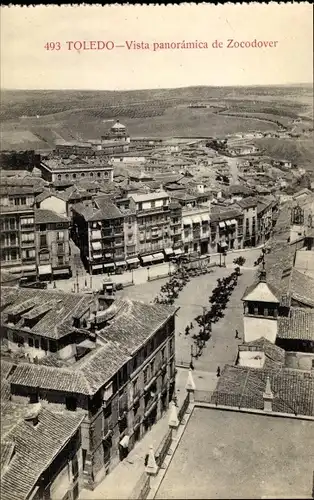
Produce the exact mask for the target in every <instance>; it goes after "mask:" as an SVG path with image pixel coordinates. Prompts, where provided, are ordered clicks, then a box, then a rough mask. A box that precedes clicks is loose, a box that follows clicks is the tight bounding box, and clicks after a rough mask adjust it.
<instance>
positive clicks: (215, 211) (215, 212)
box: [210, 205, 243, 222]
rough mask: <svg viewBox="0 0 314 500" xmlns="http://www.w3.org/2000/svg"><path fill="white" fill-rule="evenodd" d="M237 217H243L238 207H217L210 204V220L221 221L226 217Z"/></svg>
mask: <svg viewBox="0 0 314 500" xmlns="http://www.w3.org/2000/svg"><path fill="white" fill-rule="evenodd" d="M238 217H243V215H242V213H241V210H239V209H236V208H227V207H219V206H217V205H212V206H211V213H210V220H211V221H212V222H221V221H225V220H227V219H236V218H238Z"/></svg>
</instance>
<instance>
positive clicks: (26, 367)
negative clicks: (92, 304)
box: [10, 342, 130, 395]
mask: <svg viewBox="0 0 314 500" xmlns="http://www.w3.org/2000/svg"><path fill="white" fill-rule="evenodd" d="M49 358H50V357H47V358H46V359H44V360H43V362H42V363H40V364H38V365H35V364H31V363H20V364H18V366H17V368H16V370H15V371H14V373H13V375H12V377H11V378H10V383H11V384H13V385H19V386H26V387H40V388H41V389H46V390H55V391H61V392H69V393H75V394H85V395H94V394H96V392H97V391H98V390H99V389H100V388H101V387H102V386H103V385H104V384H105V383H106V382H108V381H109V380H110V379H111V378H112V377H113V376H114V375H115V374H116V373H117V371H118V370H119V369H120V368H122V366H123V365H124V364H125V363H126V362H127V361H128V360H129V359H130V357H129V355H128V354H127V353H126V351H125V350H124V349H123V348H122V347H119V345H117V343H114V342H106V343H105V344H103V345H97V346H96V347H95V349H94V350H92V351H91V352H90V353H88V354H86V355H85V356H84V357H83V358H81V359H80V360H79V361H77V362H76V363H73V364H71V365H67V366H65V364H64V363H62V361H60V362H58V360H56V359H54V362H51V363H49Z"/></svg>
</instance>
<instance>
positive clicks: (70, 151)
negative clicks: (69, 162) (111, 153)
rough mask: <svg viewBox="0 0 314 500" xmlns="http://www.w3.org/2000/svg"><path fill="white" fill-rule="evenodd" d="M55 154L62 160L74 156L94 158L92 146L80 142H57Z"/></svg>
mask: <svg viewBox="0 0 314 500" xmlns="http://www.w3.org/2000/svg"><path fill="white" fill-rule="evenodd" d="M54 153H55V154H56V155H57V156H60V157H61V158H69V157H70V156H72V155H75V156H79V157H88V156H94V150H93V147H92V144H90V143H89V142H80V141H68V142H66V141H62V142H57V143H56V146H55V149H54Z"/></svg>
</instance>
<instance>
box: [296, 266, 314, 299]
mask: <svg viewBox="0 0 314 500" xmlns="http://www.w3.org/2000/svg"><path fill="white" fill-rule="evenodd" d="M290 293H291V297H292V298H293V299H295V300H296V301H298V302H301V303H302V304H304V305H306V306H309V307H314V279H313V278H311V277H310V276H308V275H306V274H303V273H300V271H298V270H297V269H293V270H292V276H291V282H290Z"/></svg>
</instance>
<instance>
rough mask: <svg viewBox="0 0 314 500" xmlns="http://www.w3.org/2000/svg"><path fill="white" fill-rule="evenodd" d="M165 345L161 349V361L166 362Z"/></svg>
mask: <svg viewBox="0 0 314 500" xmlns="http://www.w3.org/2000/svg"><path fill="white" fill-rule="evenodd" d="M165 351H166V349H165V347H164V348H163V349H162V350H161V361H162V362H164V361H165Z"/></svg>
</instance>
